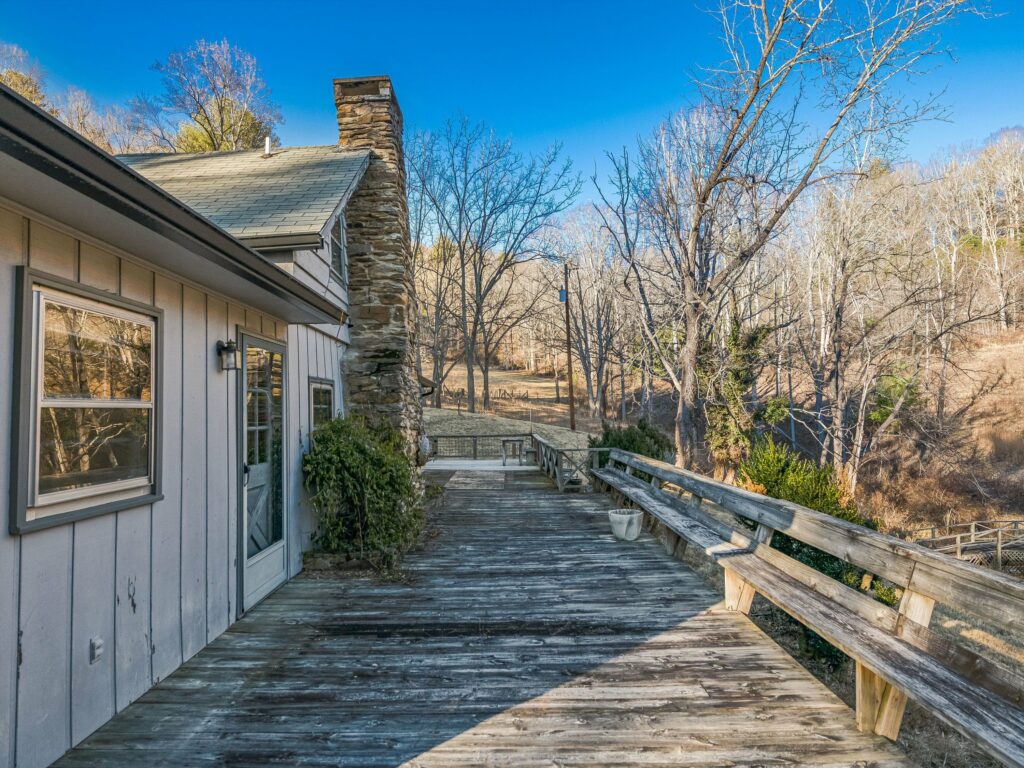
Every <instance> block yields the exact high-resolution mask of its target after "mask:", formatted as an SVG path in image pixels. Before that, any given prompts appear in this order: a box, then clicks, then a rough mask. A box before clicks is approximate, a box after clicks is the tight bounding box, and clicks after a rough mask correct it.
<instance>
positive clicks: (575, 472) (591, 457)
mask: <svg viewBox="0 0 1024 768" xmlns="http://www.w3.org/2000/svg"><path fill="white" fill-rule="evenodd" d="M533 444H534V445H535V446H536V448H537V466H538V467H540V469H541V471H542V472H544V473H545V474H546V475H547V476H548V477H550V478H551V479H553V480H554V481H555V485H557V486H558V490H560V491H566V490H569V489H577V488H581V487H583V486H585V485H587V484H588V483H589V481H590V470H592V469H597V467H598V463H599V461H600V458H599V457H600V455H601V454H602V453H607V452H608V449H607V448H560V447H558V446H556V445H555V444H554V443H552V442H550V441H548V440H545V439H544V438H542V437H540V436H539V435H533Z"/></svg>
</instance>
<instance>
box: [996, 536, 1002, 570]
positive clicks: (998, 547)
mask: <svg viewBox="0 0 1024 768" xmlns="http://www.w3.org/2000/svg"><path fill="white" fill-rule="evenodd" d="M996 570H997V571H1001V570H1003V529H1002V528H1000V529H999V530H997V531H996Z"/></svg>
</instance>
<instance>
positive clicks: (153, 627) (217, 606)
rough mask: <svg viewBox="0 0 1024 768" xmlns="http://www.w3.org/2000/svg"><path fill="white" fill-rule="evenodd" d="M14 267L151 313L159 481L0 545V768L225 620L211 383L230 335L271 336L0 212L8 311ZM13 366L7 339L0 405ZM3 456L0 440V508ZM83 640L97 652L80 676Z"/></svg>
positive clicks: (230, 493)
mask: <svg viewBox="0 0 1024 768" xmlns="http://www.w3.org/2000/svg"><path fill="white" fill-rule="evenodd" d="M19 266H21V267H28V268H31V269H32V270H35V271H38V272H40V273H45V274H49V275H53V276H55V277H57V278H62V279H64V280H67V281H72V282H77V283H81V284H82V285H83V286H86V287H88V288H90V289H92V290H98V291H105V292H109V293H110V294H111V295H112V296H118V297H123V298H124V299H128V300H130V301H132V302H137V303H141V304H145V305H148V306H152V307H154V308H156V309H159V310H161V311H162V313H163V317H162V326H163V329H162V346H163V348H162V350H160V351H159V352H158V354H159V355H160V356H161V358H162V361H163V375H162V376H161V379H160V381H159V382H158V384H159V387H160V405H161V409H162V423H163V429H162V430H161V436H160V443H161V444H160V446H159V455H160V457H161V463H162V467H161V468H162V475H163V482H162V488H161V491H162V498H160V499H159V500H158V501H156V502H154V503H152V504H143V505H140V506H137V507H133V508H130V509H122V510H120V511H117V512H112V513H110V514H106V515H101V516H97V517H92V518H89V519H85V520H79V521H76V522H71V523H67V524H65V525H59V526H56V527H51V528H47V529H45V530H38V531H34V532H32V533H28V534H25V535H23V536H13V535H11V534H10V533H9V532H7V531H6V530H4V531H3V535H2V536H0V584H3V585H4V586H5V588H4V589H3V590H0V745H2V747H0V766H3V767H4V768H7V766H13V765H15V763H16V764H17V765H19V766H42V765H47V764H49V763H50V762H52V761H53V760H55V759H57V758H58V757H60V755H61V754H63V752H64V751H65V750H67V749H68V748H70V747H71V746H72V745H74V744H76V743H78V742H79V741H81V740H82V739H83V738H85V737H86V736H87V735H88V734H89V733H91V732H92V731H93V730H95V729H96V728H97V727H99V726H100V725H102V724H103V723H104V722H106V721H107V720H108V719H110V718H111V717H112V716H113V715H114V714H115V713H116V712H118V711H120V710H122V709H124V707H126V706H127V705H128V704H129V703H131V702H132V701H134V700H135V699H137V698H138V697H139V696H140V695H142V694H143V693H144V692H145V691H146V690H148V689H149V688H150V687H151V686H152V685H153V684H154V683H156V682H157V681H159V680H161V679H163V678H164V677H166V676H167V675H169V674H170V673H171V672H173V671H174V670H175V669H176V668H177V667H178V666H179V665H180V664H181V663H182V661H183V660H186V659H189V658H191V657H192V656H193V655H194V654H195V653H196V652H197V651H199V650H200V649H201V648H203V647H204V646H205V645H206V644H207V643H209V642H210V641H211V640H213V639H214V638H215V637H217V636H218V635H220V634H221V633H222V632H223V631H224V630H225V629H227V627H228V625H229V624H231V623H232V622H233V621H234V619H235V617H236V615H237V604H236V590H237V583H236V579H237V571H236V563H235V551H236V540H237V521H238V514H237V510H238V498H237V486H236V482H237V475H238V472H237V467H238V457H237V455H236V443H235V437H234V436H235V433H236V427H237V418H238V414H237V412H236V406H235V387H236V385H237V384H236V378H235V374H233V373H223V372H221V371H220V370H219V365H218V360H217V357H216V354H215V346H216V342H217V341H218V340H221V339H225V338H233V337H234V336H235V333H236V331H235V329H236V328H247V329H251V330H252V331H253V332H255V333H258V334H261V335H264V336H267V337H270V338H276V339H279V340H281V341H284V340H285V336H286V324H285V323H284V322H282V321H280V320H278V319H276V318H274V317H272V316H270V315H267V314H262V313H260V312H258V311H256V310H254V309H253V308H251V307H247V306H244V305H242V304H239V303H236V302H234V301H231V300H228V299H226V298H224V297H222V296H219V295H217V294H215V293H212V292H209V291H205V290H203V289H202V288H199V287H197V286H196V285H195V284H192V283H189V282H187V281H184V280H181V279H177V278H175V277H174V276H172V275H170V274H167V273H165V272H158V271H156V270H155V269H152V268H150V266H149V265H147V264H146V263H145V262H143V261H141V260H136V259H134V258H132V257H131V256H130V255H129V254H125V253H120V252H118V251H117V250H116V249H113V248H110V247H107V246H105V245H104V244H102V243H99V242H97V241H95V240H92V239H90V238H86V237H83V236H81V235H77V233H73V232H70V231H68V230H67V229H64V228H62V227H60V225H58V224H56V223H55V222H50V221H45V222H44V221H43V220H41V219H40V218H38V217H32V216H30V215H28V213H27V212H26V211H23V210H18V209H17V208H16V207H15V206H13V205H10V204H2V203H0V295H2V296H4V297H5V301H4V302H3V303H4V305H5V306H7V307H8V308H9V309H8V311H9V312H10V311H11V308H12V307H13V304H14V302H13V299H14V296H15V291H16V290H17V286H16V283H15V281H16V268H17V267H19ZM14 354H15V338H14V335H13V333H11V332H8V333H5V334H2V335H0V370H3V371H4V372H5V373H4V375H3V376H0V402H2V403H9V402H10V399H11V397H12V384H13V382H12V375H11V372H12V369H13V365H12V361H13V359H14ZM293 391H294V390H293ZM11 415H12V414H11V409H9V408H6V407H4V408H0V434H10V432H11V424H10V419H11ZM9 452H10V442H9V441H6V440H4V441H0V492H2V493H3V494H4V495H5V498H6V497H7V495H8V494H9V488H10V486H9V484H10V482H11V478H10V476H9V472H8V469H7V468H8V467H9V466H10V459H11V457H10V456H9ZM293 560H294V558H293ZM93 638H102V639H103V653H102V654H101V655H100V656H99V658H98V659H96V661H95V662H94V663H90V653H89V651H90V641H91V640H92V639H93Z"/></svg>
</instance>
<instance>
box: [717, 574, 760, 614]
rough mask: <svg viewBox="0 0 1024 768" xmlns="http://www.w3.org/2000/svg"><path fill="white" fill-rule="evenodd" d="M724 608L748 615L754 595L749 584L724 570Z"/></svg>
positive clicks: (752, 588)
mask: <svg viewBox="0 0 1024 768" xmlns="http://www.w3.org/2000/svg"><path fill="white" fill-rule="evenodd" d="M724 573H725V607H726V608H728V609H729V610H730V611H739V612H740V613H742V614H747V613H750V606H751V604H752V603H753V602H754V595H755V594H756V592H755V590H754V587H753V586H752V585H751V584H750V582H748V581H745V580H744V579H742V578H740V577H739V576H737V575H736V574H735V573H733V572H732V571H731V570H729V569H728V568H726V569H725V571H724Z"/></svg>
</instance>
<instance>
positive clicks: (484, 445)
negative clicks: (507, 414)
mask: <svg viewBox="0 0 1024 768" xmlns="http://www.w3.org/2000/svg"><path fill="white" fill-rule="evenodd" d="M534 439H535V438H534V436H533V435H531V434H529V433H525V432H524V433H522V434H503V435H427V440H429V441H430V457H431V458H436V459H499V458H501V443H502V441H503V440H522V441H523V448H524V450H526V451H532V450H533V441H534Z"/></svg>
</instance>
